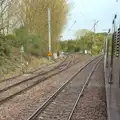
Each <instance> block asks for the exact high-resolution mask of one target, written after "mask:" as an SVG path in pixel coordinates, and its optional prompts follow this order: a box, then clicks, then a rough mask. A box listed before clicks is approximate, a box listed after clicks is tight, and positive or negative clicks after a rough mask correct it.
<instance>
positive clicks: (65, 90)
mask: <svg viewBox="0 0 120 120" xmlns="http://www.w3.org/2000/svg"><path fill="white" fill-rule="evenodd" d="M102 59H103V57H101V56H99V57H97V58H95V59H93V60H92V61H90V62H88V63H87V64H86V65H85V66H83V67H82V68H80V69H79V70H78V71H77V72H76V73H75V74H74V75H73V76H72V77H71V78H70V79H69V80H67V81H66V82H65V84H63V85H62V86H61V87H60V88H59V89H58V90H57V91H56V92H55V93H54V94H53V95H52V96H51V97H50V98H49V99H48V100H47V101H45V103H43V104H42V105H41V106H40V107H39V108H38V109H37V110H36V111H35V110H31V113H33V111H35V112H34V113H33V114H32V115H31V116H30V117H29V118H28V119H27V120H42V119H44V120H49V119H52V120H53V119H54V120H57V119H58V120H60V119H62V120H63V119H65V118H68V120H71V117H72V115H73V113H74V109H75V107H76V105H77V102H78V101H79V99H80V97H81V95H82V94H83V92H84V89H85V88H86V87H87V85H88V84H89V81H90V78H91V76H92V74H93V73H94V70H95V69H96V67H97V65H98V64H99V62H100V61H101V60H102ZM87 69H89V70H87ZM91 69H92V71H91ZM82 71H84V73H85V72H87V74H88V77H87V78H85V76H86V74H85V76H84V77H83V78H84V80H83V81H82V83H81V82H80V81H78V80H74V79H75V78H76V76H77V75H78V74H79V73H81V72H82ZM73 80H74V82H73ZM76 86H77V87H76ZM66 106H67V112H66V111H65V107H66ZM71 106H72V108H71ZM56 108H58V109H59V110H57V109H56ZM61 109H62V110H61ZM70 109H72V111H70ZM61 111H62V112H63V113H64V112H66V113H67V114H66V116H61V118H57V117H55V118H54V117H53V116H55V115H56V116H60V114H62V113H60V112H61ZM31 113H30V114H31ZM58 114H59V115H58Z"/></svg>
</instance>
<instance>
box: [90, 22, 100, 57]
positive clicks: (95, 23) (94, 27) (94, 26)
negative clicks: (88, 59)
mask: <svg viewBox="0 0 120 120" xmlns="http://www.w3.org/2000/svg"><path fill="white" fill-rule="evenodd" d="M98 22H99V21H95V22H94V25H93V29H94V33H93V41H92V45H91V55H92V47H93V42H94V41H95V32H96V25H97V23H98Z"/></svg>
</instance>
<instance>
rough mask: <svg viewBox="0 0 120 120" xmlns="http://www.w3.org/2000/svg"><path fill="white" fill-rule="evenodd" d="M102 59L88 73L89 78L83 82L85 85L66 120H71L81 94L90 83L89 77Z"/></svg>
mask: <svg viewBox="0 0 120 120" xmlns="http://www.w3.org/2000/svg"><path fill="white" fill-rule="evenodd" d="M102 59H103V58H101V59H100V60H99V61H98V62H97V63H96V64H95V65H94V67H93V69H92V71H91V72H90V74H89V76H88V77H87V80H86V81H85V83H84V85H83V87H82V90H81V91H80V94H79V96H78V98H77V100H76V102H75V104H74V106H73V109H72V111H71V113H70V115H69V117H68V119H67V120H71V119H72V116H73V114H74V111H75V108H76V107H77V105H78V102H79V100H80V98H81V96H82V95H83V92H84V90H85V88H86V87H87V86H88V84H89V82H90V78H91V76H92V75H93V73H94V71H95V69H96V67H97V66H98V65H99V63H100V61H101V60H102Z"/></svg>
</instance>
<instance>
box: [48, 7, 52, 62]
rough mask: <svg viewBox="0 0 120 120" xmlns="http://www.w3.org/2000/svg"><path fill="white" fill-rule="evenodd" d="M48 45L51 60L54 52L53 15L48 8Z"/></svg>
mask: <svg viewBox="0 0 120 120" xmlns="http://www.w3.org/2000/svg"><path fill="white" fill-rule="evenodd" d="M48 44H49V52H48V56H49V60H51V56H52V51H51V13H50V8H48Z"/></svg>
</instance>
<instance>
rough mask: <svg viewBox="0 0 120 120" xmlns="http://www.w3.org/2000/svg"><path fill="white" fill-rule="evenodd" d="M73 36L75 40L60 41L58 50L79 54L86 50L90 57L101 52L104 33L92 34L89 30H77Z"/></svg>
mask: <svg viewBox="0 0 120 120" xmlns="http://www.w3.org/2000/svg"><path fill="white" fill-rule="evenodd" d="M93 35H94V39H93ZM75 36H76V39H75V40H67V41H60V50H61V51H66V52H81V53H85V50H87V52H88V54H92V55H98V54H99V53H100V52H102V51H103V47H104V40H105V37H106V33H96V34H94V33H93V32H92V31H89V30H78V31H77V32H76V34H75ZM110 39H111V38H110Z"/></svg>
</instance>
